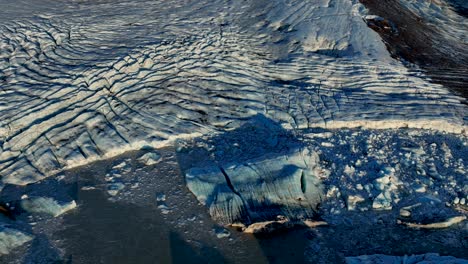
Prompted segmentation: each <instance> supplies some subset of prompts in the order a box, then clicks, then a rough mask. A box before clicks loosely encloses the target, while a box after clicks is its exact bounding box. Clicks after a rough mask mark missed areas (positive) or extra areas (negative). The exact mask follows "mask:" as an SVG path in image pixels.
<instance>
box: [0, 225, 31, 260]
mask: <svg viewBox="0 0 468 264" xmlns="http://www.w3.org/2000/svg"><path fill="white" fill-rule="evenodd" d="M32 239H33V237H32V236H30V235H27V234H25V233H23V232H21V231H18V230H15V229H12V228H3V227H2V228H1V229H0V255H6V254H8V253H10V251H11V250H13V249H15V248H16V247H19V246H21V245H23V244H24V243H26V242H28V241H31V240H32Z"/></svg>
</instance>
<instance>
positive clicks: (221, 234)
mask: <svg viewBox="0 0 468 264" xmlns="http://www.w3.org/2000/svg"><path fill="white" fill-rule="evenodd" d="M213 231H214V232H215V234H216V237H217V238H226V237H229V236H231V233H230V232H229V231H228V230H227V229H226V228H215V229H214V230H213Z"/></svg>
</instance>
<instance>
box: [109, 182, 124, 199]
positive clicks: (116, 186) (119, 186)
mask: <svg viewBox="0 0 468 264" xmlns="http://www.w3.org/2000/svg"><path fill="white" fill-rule="evenodd" d="M124 188H125V185H124V184H123V183H121V182H115V183H111V184H109V185H107V193H109V194H110V195H112V196H115V195H117V194H118V193H119V192H120V191H121V190H123V189H124Z"/></svg>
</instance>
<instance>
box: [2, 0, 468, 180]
mask: <svg viewBox="0 0 468 264" xmlns="http://www.w3.org/2000/svg"><path fill="white" fill-rule="evenodd" d="M145 4H146V5H145V7H144V8H142V7H141V6H138V5H134V4H132V2H131V1H130V2H125V3H121V4H119V5H118V6H114V5H113V4H111V3H104V2H103V3H101V2H99V3H95V2H92V1H86V2H74V3H73V4H70V5H64V4H63V3H56V5H54V6H51V7H50V8H49V9H48V10H47V12H46V13H42V12H45V11H44V10H43V7H42V6H38V4H37V3H31V5H32V6H34V7H36V8H37V10H38V11H37V12H30V11H29V12H28V11H26V10H30V8H25V9H22V8H12V5H7V6H5V8H6V10H5V12H3V13H2V14H4V15H5V16H4V18H3V19H4V20H2V21H3V22H4V23H2V25H1V26H0V47H1V49H2V51H4V52H2V54H0V82H1V87H2V93H1V94H0V99H1V102H2V103H1V105H0V114H1V116H2V118H1V120H0V146H1V147H0V176H1V181H2V183H3V184H2V185H4V184H18V185H25V184H28V183H32V182H36V181H38V180H41V179H43V178H44V177H46V176H50V175H52V174H54V173H57V172H59V171H61V170H63V169H67V168H72V167H76V166H79V165H83V164H86V163H89V162H91V161H94V160H97V159H104V158H109V157H112V156H115V155H118V154H121V153H123V152H125V151H130V150H137V149H140V148H141V147H142V146H152V147H161V146H165V145H167V144H169V143H171V142H173V141H174V140H176V139H177V138H181V137H188V136H193V135H201V134H206V133H211V132H214V131H223V130H224V131H225V130H229V129H233V128H236V127H238V126H239V125H241V124H242V123H243V121H244V120H245V119H247V118H249V117H252V116H255V115H256V114H259V113H261V114H265V115H266V116H267V117H269V118H272V119H273V120H275V121H278V122H281V124H282V125H283V126H284V127H286V128H289V129H304V128H314V127H320V128H327V129H333V128H351V127H354V128H356V127H365V128H378V129H388V128H401V127H409V128H426V129H434V130H438V131H446V132H454V133H461V134H463V133H465V131H466V119H465V116H466V115H465V113H466V106H465V105H463V104H462V102H463V98H460V97H458V96H456V95H453V94H451V93H450V92H449V91H447V90H445V89H444V88H443V87H442V86H440V85H436V84H433V83H430V80H429V79H428V78H427V77H425V76H424V74H422V73H421V72H419V71H418V70H417V69H409V68H406V67H405V66H404V65H403V64H402V63H401V62H399V61H396V60H394V59H392V58H391V56H390V54H389V53H388V51H387V50H386V48H385V45H384V43H383V42H382V40H381V39H380V37H379V36H378V35H377V33H375V32H374V31H372V30H371V29H369V28H368V27H367V25H366V23H365V21H363V19H362V17H363V16H365V15H367V14H366V10H365V8H364V7H363V6H362V5H361V4H359V3H358V2H357V1H354V0H339V1H328V0H318V1H313V2H310V1H298V0H288V1H262V2H261V3H260V2H258V1H242V2H229V3H228V4H226V2H224V1H220V0H216V1H207V0H204V1H197V2H192V3H185V4H184V8H179V4H180V0H171V1H164V2H161V1H152V2H146V3H145ZM259 5H260V6H259ZM415 5H416V4H415ZM416 6H417V5H416ZM260 7H261V8H260ZM41 10H42V11H41ZM169 10H172V11H174V10H177V12H172V11H169ZM194 10H196V11H194ZM424 10H426V9H424ZM142 12H143V13H145V14H147V15H145V16H144V17H145V20H144V21H140V19H139V18H140V16H138V15H136V14H141V13H142ZM14 14H16V16H15V15H14ZM31 14H35V15H31ZM102 14H106V15H105V16H103V15H102ZM64 15H65V16H66V17H67V20H66V21H64V20H63V19H62V17H63V16H64ZM122 15H123V16H124V17H125V19H124V20H128V21H131V22H128V23H127V22H125V23H123V22H122ZM5 17H7V18H5ZM169 17H170V18H169ZM452 24H453V23H452ZM455 24H456V23H455ZM458 27H459V26H457V27H456V28H458ZM129 32H131V33H132V38H129V37H128V33H129Z"/></svg>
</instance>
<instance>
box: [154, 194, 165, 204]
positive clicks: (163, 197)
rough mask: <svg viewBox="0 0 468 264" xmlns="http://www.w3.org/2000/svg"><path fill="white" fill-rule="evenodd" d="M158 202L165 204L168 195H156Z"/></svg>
mask: <svg viewBox="0 0 468 264" xmlns="http://www.w3.org/2000/svg"><path fill="white" fill-rule="evenodd" d="M156 201H158V202H164V201H166V195H165V194H163V193H162V194H158V195H156Z"/></svg>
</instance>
